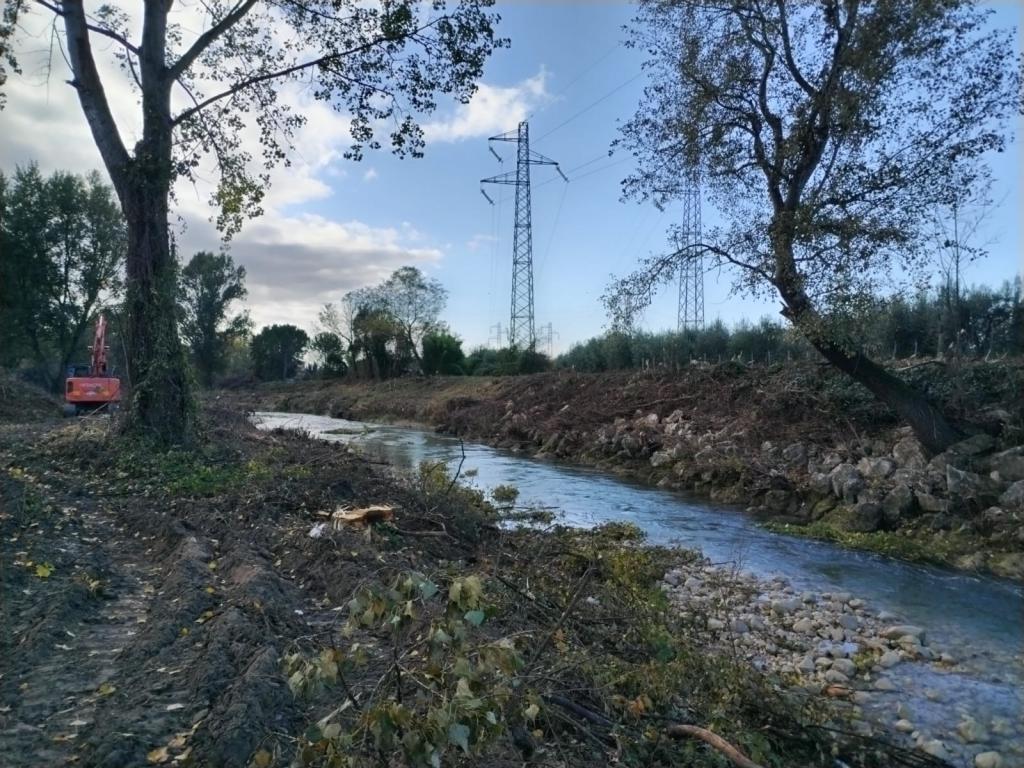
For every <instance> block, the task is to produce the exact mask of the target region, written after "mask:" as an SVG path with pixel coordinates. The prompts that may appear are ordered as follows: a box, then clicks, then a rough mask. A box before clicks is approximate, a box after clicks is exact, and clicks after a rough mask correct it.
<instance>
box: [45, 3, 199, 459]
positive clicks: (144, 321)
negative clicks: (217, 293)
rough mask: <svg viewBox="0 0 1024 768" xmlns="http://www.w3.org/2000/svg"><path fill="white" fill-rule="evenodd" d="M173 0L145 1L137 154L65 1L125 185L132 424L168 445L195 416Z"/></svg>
mask: <svg viewBox="0 0 1024 768" xmlns="http://www.w3.org/2000/svg"><path fill="white" fill-rule="evenodd" d="M170 8H171V4H170V3H169V2H168V3H162V2H156V1H155V0H154V1H153V2H147V3H144V9H145V10H144V15H143V25H142V45H141V46H140V47H139V50H138V61H139V74H140V75H141V87H142V140H141V141H140V142H139V143H138V144H137V145H136V146H135V152H134V155H129V153H128V151H127V148H126V147H125V145H124V142H123V141H122V139H121V135H120V133H119V131H118V129H117V123H116V122H115V120H114V116H113V113H112V112H111V110H110V105H109V103H108V102H107V96H106V93H105V91H104V89H103V83H102V81H101V80H100V76H99V71H98V70H97V68H96V62H95V60H94V59H93V55H92V49H91V44H90V40H89V22H88V20H87V18H86V14H85V8H84V4H83V3H82V1H81V0H66V1H65V2H63V3H62V4H61V9H62V13H61V15H62V16H63V17H64V24H65V28H66V30H67V40H68V57H69V59H70V62H71V69H72V71H73V72H74V75H75V79H74V80H73V81H72V82H71V85H72V86H73V87H74V88H75V90H76V92H77V93H78V99H79V102H80V103H81V105H82V111H83V113H84V114H85V117H86V120H87V121H88V123H89V129H90V130H91V131H92V135H93V139H94V140H95V142H96V147H97V148H98V149H99V151H100V155H101V156H102V157H103V163H104V165H105V166H106V168H107V172H108V173H109V174H110V179H111V181H113V182H114V188H115V189H116V190H117V196H118V199H119V200H120V202H121V210H122V211H123V212H124V216H125V220H126V222H127V225H128V255H127V259H126V272H127V285H126V288H127V298H126V304H127V310H128V311H127V313H126V314H127V324H128V327H127V329H126V337H127V358H128V376H129V382H128V384H129V392H130V398H131V399H130V401H129V402H128V403H127V406H128V412H127V418H126V421H125V425H126V428H127V429H128V430H129V431H133V432H136V433H138V434H141V435H144V436H146V437H147V438H149V439H152V440H155V441H156V442H158V443H160V444H163V445H175V444H180V443H183V442H186V441H188V439H189V438H190V437H191V433H192V427H193V423H194V420H195V416H194V406H193V403H192V397H191V387H190V386H189V377H188V374H187V372H186V367H185V356H184V353H183V350H182V346H181V340H180V339H179V338H178V327H177V310H176V307H175V299H176V288H177V286H176V282H177V270H176V268H175V266H176V265H175V263H174V257H173V255H172V253H171V247H170V239H169V237H168V234H169V233H168V229H167V210H168V199H169V198H170V191H171V174H172V159H171V141H172V123H171V83H172V81H173V78H171V77H170V74H169V72H168V69H167V62H166V56H167V13H168V11H169V10H170Z"/></svg>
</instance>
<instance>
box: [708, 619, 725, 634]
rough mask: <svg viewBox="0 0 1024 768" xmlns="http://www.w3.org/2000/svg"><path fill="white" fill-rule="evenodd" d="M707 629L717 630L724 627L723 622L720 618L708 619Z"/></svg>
mask: <svg viewBox="0 0 1024 768" xmlns="http://www.w3.org/2000/svg"><path fill="white" fill-rule="evenodd" d="M708 629H710V630H712V631H713V632H718V631H720V630H723V629H725V622H724V621H722V620H721V619H708Z"/></svg>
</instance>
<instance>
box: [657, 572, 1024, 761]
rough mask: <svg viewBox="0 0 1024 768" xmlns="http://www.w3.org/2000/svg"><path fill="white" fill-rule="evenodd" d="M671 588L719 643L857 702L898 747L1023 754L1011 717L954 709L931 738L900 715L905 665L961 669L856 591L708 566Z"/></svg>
mask: <svg viewBox="0 0 1024 768" xmlns="http://www.w3.org/2000/svg"><path fill="white" fill-rule="evenodd" d="M662 589H663V590H664V591H665V592H666V594H667V596H668V597H669V599H670V601H671V602H672V604H673V605H674V606H675V607H676V608H677V609H678V610H679V611H680V612H681V613H682V614H683V615H684V616H689V617H692V618H693V622H694V626H695V629H696V630H697V631H698V632H701V633H703V634H705V635H706V636H707V639H708V640H709V641H710V644H711V645H714V646H718V647H719V648H721V649H722V650H723V651H725V652H730V653H738V654H740V656H741V657H742V658H744V659H745V660H747V661H748V662H749V663H751V664H752V665H754V666H755V667H757V668H758V669H762V670H766V671H771V672H775V673H777V674H779V675H781V676H782V678H783V679H784V680H786V681H788V682H789V683H791V684H792V685H793V687H794V688H799V689H802V690H805V691H808V692H810V693H814V694H822V695H825V696H828V697H830V698H833V699H839V700H840V701H848V702H849V707H850V709H849V711H848V714H849V715H850V718H851V720H850V725H852V727H854V728H855V729H856V730H857V731H858V732H863V733H865V734H870V733H875V732H885V733H887V734H889V736H890V738H892V739H893V740H894V741H896V742H897V743H905V744H906V745H907V746H914V747H916V748H917V749H919V750H921V751H922V752H925V753H927V754H930V755H932V756H935V757H940V758H944V759H950V758H955V759H960V758H962V759H963V761H966V763H971V764H973V765H974V766H975V768H1002V766H1004V765H1005V764H1006V763H1005V762H1004V757H1003V754H1002V753H1001V752H1000V751H995V750H992V747H993V746H998V747H999V748H1000V749H1001V750H1003V751H1007V748H1008V749H1009V750H1016V749H1019V746H1018V747H1014V746H1013V745H1014V744H1015V743H1017V744H1018V745H1019V743H1020V740H1019V735H1020V734H1018V733H1017V732H1016V730H1015V729H1014V728H1012V727H1011V728H1007V727H1006V723H1005V722H1003V719H1002V718H994V719H993V721H992V723H991V724H990V727H986V725H985V724H984V723H983V722H981V721H980V720H979V719H975V718H974V717H971V716H966V713H959V714H958V713H957V712H956V711H955V710H954V711H951V712H950V716H951V717H952V718H957V719H954V720H952V721H951V722H950V723H949V724H948V727H947V728H944V729H943V730H942V732H936V733H926V732H924V730H923V728H922V729H919V727H918V726H917V725H915V723H914V722H913V717H912V715H911V713H910V712H909V711H908V708H907V707H906V706H905V705H904V704H903V703H898V704H896V705H895V706H896V717H893V716H892V714H891V713H892V711H893V710H892V707H893V704H892V703H891V700H892V698H893V697H894V696H899V695H900V694H901V693H903V691H901V690H900V686H899V685H898V684H897V683H896V682H894V680H893V678H892V673H894V672H896V671H897V668H898V667H900V665H902V664H906V663H912V664H927V665H929V668H931V669H935V670H938V671H941V672H943V673H948V672H950V671H955V670H956V669H957V666H958V665H957V660H956V659H955V658H954V657H953V656H952V655H951V654H949V653H944V652H938V651H936V650H935V649H934V648H932V647H931V646H930V645H929V644H928V640H927V632H926V630H925V628H923V627H919V626H916V625H912V624H907V623H900V622H898V620H897V619H898V617H896V616H894V615H892V614H890V613H887V612H878V613H876V612H874V611H872V610H871V609H870V608H869V607H868V606H867V604H866V603H865V602H864V601H863V600H860V599H858V598H855V597H854V596H853V595H851V594H849V593H847V592H821V593H817V592H807V591H805V592H797V591H796V590H794V588H793V587H792V586H791V585H790V584H788V583H787V582H786V581H785V580H784V579H782V578H774V579H759V578H757V577H755V576H753V575H750V574H747V573H743V572H740V571H737V570H735V569H729V568H723V567H717V566H713V565H710V564H709V563H707V561H698V562H695V563H691V564H686V565H681V566H680V567H678V568H675V569H673V570H672V571H669V572H668V573H667V574H666V575H665V577H664V583H663V585H662ZM922 693H923V696H924V698H925V699H926V700H928V701H939V700H940V699H941V697H942V695H941V693H940V692H939V691H933V690H930V689H929V690H925V691H923V692H922ZM886 702H889V703H886ZM952 709H953V708H952V707H951V710H952ZM886 713H890V714H888V715H887V714H886ZM997 721H999V722H997ZM937 730H938V729H937ZM998 730H1001V731H1002V732H1001V733H998V732H997V731H998ZM996 735H998V737H999V738H998V739H996V738H995V736H996ZM996 742H998V743H996ZM1004 745H1005V748H1004ZM1018 754H1020V753H1018Z"/></svg>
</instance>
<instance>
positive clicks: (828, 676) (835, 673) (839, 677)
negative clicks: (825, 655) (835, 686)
mask: <svg viewBox="0 0 1024 768" xmlns="http://www.w3.org/2000/svg"><path fill="white" fill-rule="evenodd" d="M825 680H826V682H829V683H848V682H850V678H848V677H847V676H846V675H844V674H843V673H842V672H840V671H839V670H838V669H830V670H829V671H828V672H826V673H825Z"/></svg>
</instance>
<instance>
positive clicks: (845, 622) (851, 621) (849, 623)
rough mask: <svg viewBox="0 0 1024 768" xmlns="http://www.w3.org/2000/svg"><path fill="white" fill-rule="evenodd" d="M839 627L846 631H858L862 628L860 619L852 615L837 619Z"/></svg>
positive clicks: (847, 614) (843, 615) (845, 614)
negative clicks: (858, 628)
mask: <svg viewBox="0 0 1024 768" xmlns="http://www.w3.org/2000/svg"><path fill="white" fill-rule="evenodd" d="M837 621H838V622H839V626H841V627H843V628H845V629H857V627H859V626H860V619H858V618H857V617H856V616H854V615H853V614H852V613H844V614H841V615H840V616H839V618H838V619H837Z"/></svg>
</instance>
